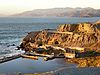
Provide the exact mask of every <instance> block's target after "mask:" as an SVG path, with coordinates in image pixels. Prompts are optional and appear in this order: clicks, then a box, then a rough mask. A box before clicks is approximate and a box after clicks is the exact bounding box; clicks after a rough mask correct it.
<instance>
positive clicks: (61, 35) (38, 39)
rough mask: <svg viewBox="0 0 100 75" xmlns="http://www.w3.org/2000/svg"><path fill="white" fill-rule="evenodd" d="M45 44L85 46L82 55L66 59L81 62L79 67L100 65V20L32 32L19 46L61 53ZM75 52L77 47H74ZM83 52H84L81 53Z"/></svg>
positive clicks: (63, 46)
mask: <svg viewBox="0 0 100 75" xmlns="http://www.w3.org/2000/svg"><path fill="white" fill-rule="evenodd" d="M45 45H52V46H54V47H61V48H69V47H71V48H77V47H78V48H79V49H80V48H84V49H85V51H86V52H84V55H82V57H78V58H72V59H66V60H67V61H68V62H73V63H77V64H79V67H100V21H98V22H96V23H79V24H63V25H60V26H59V27H58V28H57V29H54V30H52V29H49V30H48V29H47V30H46V29H45V30H43V31H36V32H30V33H28V35H27V36H26V37H25V38H24V39H23V41H22V43H21V45H20V47H19V48H21V49H23V50H25V51H26V52H30V53H31V52H34V51H37V50H38V48H41V47H42V48H43V49H44V51H42V54H49V55H50V54H54V55H57V54H61V53H62V51H58V50H56V51H55V50H53V49H52V48H48V49H49V51H47V50H48V49H47V47H45ZM74 50H75V53H76V52H77V49H74ZM81 54H82V53H81Z"/></svg>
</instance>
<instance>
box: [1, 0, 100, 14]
mask: <svg viewBox="0 0 100 75" xmlns="http://www.w3.org/2000/svg"><path fill="white" fill-rule="evenodd" d="M60 7H62V8H63V7H73V8H76V7H82V8H85V7H92V8H95V9H100V0H0V14H6V15H11V14H16V13H21V12H24V11H30V10H34V9H46V8H60Z"/></svg>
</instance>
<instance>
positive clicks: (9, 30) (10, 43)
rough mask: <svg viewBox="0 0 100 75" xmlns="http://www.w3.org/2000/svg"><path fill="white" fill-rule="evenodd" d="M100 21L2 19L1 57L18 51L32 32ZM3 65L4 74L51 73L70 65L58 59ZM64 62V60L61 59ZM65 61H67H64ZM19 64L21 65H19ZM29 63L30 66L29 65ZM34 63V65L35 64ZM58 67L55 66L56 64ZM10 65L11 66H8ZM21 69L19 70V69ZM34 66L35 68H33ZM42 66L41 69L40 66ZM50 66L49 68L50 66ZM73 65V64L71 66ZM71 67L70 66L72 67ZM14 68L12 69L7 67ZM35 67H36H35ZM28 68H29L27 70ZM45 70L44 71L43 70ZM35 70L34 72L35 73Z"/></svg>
mask: <svg viewBox="0 0 100 75" xmlns="http://www.w3.org/2000/svg"><path fill="white" fill-rule="evenodd" d="M97 20H100V17H90V18H81V17H70V18H66V17H49V18H29V17H24V18H22V17H20V18H17V17H1V18H0V57H2V56H5V55H7V54H13V53H16V52H17V51H16V50H15V49H16V47H17V46H19V45H20V43H21V41H22V40H23V38H24V37H25V36H26V35H27V34H28V32H31V31H40V30H43V29H52V28H53V29H55V28H56V27H58V26H59V25H61V24H65V23H80V22H96V21H97ZM15 60H16V61H17V62H16V61H14V60H12V61H9V62H6V63H3V64H0V73H2V72H3V73H4V72H23V73H26V72H27V73H28V72H32V73H35V72H46V71H51V70H54V69H57V68H60V67H62V66H65V64H67V65H69V63H67V62H63V63H58V61H57V60H58V59H55V60H52V61H49V62H48V63H49V64H48V63H47V62H44V63H45V64H44V63H43V61H42V59H41V58H40V60H38V61H33V60H28V59H21V58H19V59H15ZM22 60H23V61H26V63H25V64H23V65H21V64H22V63H23V61H22ZM27 60H28V61H27ZM59 60H62V59H59ZM63 61H65V60H63ZM18 62H19V63H18ZM27 63H28V64H27ZM33 63H34V64H33ZM55 63H56V65H53V64H55ZM50 64H51V65H50ZM7 65H9V66H7ZM20 65H21V67H22V68H20V69H19V67H20ZM31 65H33V67H31ZM36 65H40V66H41V68H40V67H39V66H36ZM48 65H49V66H48ZM70 65H73V64H70ZM70 65H69V66H70ZM10 66H14V67H12V68H10V69H7V68H6V67H8V68H9V67H10ZM34 66H35V67H34ZM27 67H28V68H27ZM42 68H44V70H43V69H42ZM33 69H34V71H33Z"/></svg>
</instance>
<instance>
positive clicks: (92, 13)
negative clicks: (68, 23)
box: [11, 7, 100, 17]
mask: <svg viewBox="0 0 100 75" xmlns="http://www.w3.org/2000/svg"><path fill="white" fill-rule="evenodd" d="M11 16H19V17H100V9H93V8H90V7H87V8H70V7H67V8H51V9H35V10H32V11H26V12H23V13H19V14H15V15H11Z"/></svg>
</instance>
